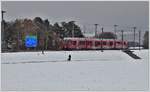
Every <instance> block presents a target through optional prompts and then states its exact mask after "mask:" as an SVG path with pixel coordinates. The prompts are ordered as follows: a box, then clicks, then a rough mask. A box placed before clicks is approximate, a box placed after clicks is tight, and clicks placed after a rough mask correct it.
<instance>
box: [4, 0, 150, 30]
mask: <svg viewBox="0 0 150 92" xmlns="http://www.w3.org/2000/svg"><path fill="white" fill-rule="evenodd" d="M2 9H3V10H6V11H7V13H6V14H5V16H4V18H5V20H7V21H10V20H15V19H16V18H19V19H20V18H31V19H33V18H34V17H37V16H39V17H41V18H42V19H48V20H49V21H50V22H51V23H55V22H62V21H70V20H75V21H76V23H77V24H80V25H81V27H82V28H83V25H85V27H86V29H87V32H91V30H94V25H93V24H95V23H98V24H99V25H100V26H103V27H104V28H105V29H107V30H110V29H111V30H112V28H113V25H114V24H118V25H119V26H118V27H120V28H122V29H123V27H124V28H125V27H131V26H137V28H138V29H141V30H147V29H148V26H149V24H148V23H149V4H148V1H132V2H131V1H105V2H104V1H95V2H93V1H88V2H87V1H82V2H81V1H75V2H74V1H70V2H69V1H55V2H54V1H45V2H44V1H39V2H37V1H3V2H2ZM99 28H100V27H99Z"/></svg>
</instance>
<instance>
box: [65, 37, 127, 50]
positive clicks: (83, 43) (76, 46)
mask: <svg viewBox="0 0 150 92" xmlns="http://www.w3.org/2000/svg"><path fill="white" fill-rule="evenodd" d="M122 48H123V49H126V48H128V42H127V41H122V40H114V39H103V40H102V39H96V38H64V42H63V49H67V50H81V49H87V50H90V49H91V50H92V49H122Z"/></svg>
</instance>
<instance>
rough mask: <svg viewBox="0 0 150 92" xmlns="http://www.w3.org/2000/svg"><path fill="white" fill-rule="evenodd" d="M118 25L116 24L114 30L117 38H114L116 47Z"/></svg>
mask: <svg viewBox="0 0 150 92" xmlns="http://www.w3.org/2000/svg"><path fill="white" fill-rule="evenodd" d="M117 26H118V25H114V32H115V38H114V42H115V44H114V48H116V38H117V34H116V31H117Z"/></svg>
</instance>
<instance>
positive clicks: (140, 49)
mask: <svg viewBox="0 0 150 92" xmlns="http://www.w3.org/2000/svg"><path fill="white" fill-rule="evenodd" d="M139 50H141V30H139Z"/></svg>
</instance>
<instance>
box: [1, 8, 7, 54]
mask: <svg viewBox="0 0 150 92" xmlns="http://www.w3.org/2000/svg"><path fill="white" fill-rule="evenodd" d="M1 13H2V22H1V23H2V31H1V32H2V34H1V36H2V45H1V46H2V51H3V50H4V49H5V48H6V41H5V21H4V13H6V11H3V10H2V11H1Z"/></svg>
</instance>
